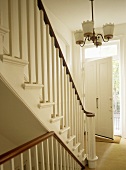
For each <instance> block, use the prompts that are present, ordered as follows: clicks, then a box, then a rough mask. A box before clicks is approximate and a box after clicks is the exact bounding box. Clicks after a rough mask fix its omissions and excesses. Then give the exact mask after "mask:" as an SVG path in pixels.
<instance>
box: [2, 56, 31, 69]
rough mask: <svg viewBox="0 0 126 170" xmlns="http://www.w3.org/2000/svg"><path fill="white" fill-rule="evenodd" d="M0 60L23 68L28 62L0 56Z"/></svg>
mask: <svg viewBox="0 0 126 170" xmlns="http://www.w3.org/2000/svg"><path fill="white" fill-rule="evenodd" d="M0 60H1V61H2V62H4V63H10V64H16V65H20V66H23V67H24V66H26V65H27V64H28V61H26V60H22V59H20V58H13V57H11V56H7V55H0Z"/></svg>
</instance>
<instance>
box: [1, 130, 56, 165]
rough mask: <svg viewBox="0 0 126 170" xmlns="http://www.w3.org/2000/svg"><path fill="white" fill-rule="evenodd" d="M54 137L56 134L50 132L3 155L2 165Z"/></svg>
mask: <svg viewBox="0 0 126 170" xmlns="http://www.w3.org/2000/svg"><path fill="white" fill-rule="evenodd" d="M52 135H54V132H48V133H45V134H44V135H41V136H39V137H37V138H35V139H33V140H31V141H29V142H27V143H25V144H23V145H21V146H18V147H16V148H14V149H12V150H10V151H8V152H6V153H4V154H2V155H0V165H1V164H3V163H4V162H6V161H8V160H9V159H11V158H13V157H15V156H17V155H19V154H20V153H22V152H24V151H26V150H28V149H29V148H31V147H33V146H35V145H37V144H38V143H40V142H42V141H44V140H46V139H47V138H49V137H51V136H52Z"/></svg>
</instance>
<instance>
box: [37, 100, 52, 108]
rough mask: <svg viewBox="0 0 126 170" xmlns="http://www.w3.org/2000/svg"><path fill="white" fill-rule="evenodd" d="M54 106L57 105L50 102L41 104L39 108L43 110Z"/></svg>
mask: <svg viewBox="0 0 126 170" xmlns="http://www.w3.org/2000/svg"><path fill="white" fill-rule="evenodd" d="M54 104H55V103H54V102H52V103H50V102H48V103H39V104H38V107H39V109H41V108H43V107H52V106H53V105H54Z"/></svg>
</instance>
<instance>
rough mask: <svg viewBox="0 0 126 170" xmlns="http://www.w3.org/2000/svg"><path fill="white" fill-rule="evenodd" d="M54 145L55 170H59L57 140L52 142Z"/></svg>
mask: <svg viewBox="0 0 126 170" xmlns="http://www.w3.org/2000/svg"><path fill="white" fill-rule="evenodd" d="M54 145H55V148H54V151H55V169H56V170H59V162H58V156H59V155H58V142H57V140H55V142H54Z"/></svg>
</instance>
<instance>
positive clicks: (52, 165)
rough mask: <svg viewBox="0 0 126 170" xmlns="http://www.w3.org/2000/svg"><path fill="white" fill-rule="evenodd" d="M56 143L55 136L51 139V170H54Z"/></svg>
mask: <svg viewBox="0 0 126 170" xmlns="http://www.w3.org/2000/svg"><path fill="white" fill-rule="evenodd" d="M54 156H55V154H54V143H53V136H52V137H51V138H50V164H51V168H50V169H51V170H54V169H55V168H54Z"/></svg>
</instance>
